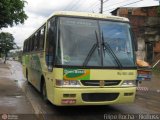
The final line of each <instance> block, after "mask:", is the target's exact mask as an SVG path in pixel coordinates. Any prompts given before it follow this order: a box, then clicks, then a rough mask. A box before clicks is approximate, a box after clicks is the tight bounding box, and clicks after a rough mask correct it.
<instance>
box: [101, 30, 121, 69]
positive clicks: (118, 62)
mask: <svg viewBox="0 0 160 120" xmlns="http://www.w3.org/2000/svg"><path fill="white" fill-rule="evenodd" d="M102 46H103V50H105V51H107V50H108V51H109V53H110V54H111V55H112V56H113V58H114V59H115V61H116V63H117V65H118V66H119V68H122V67H123V66H122V64H121V62H120V61H119V59H118V58H117V56H116V55H115V53H114V52H113V50H112V48H111V47H110V45H109V44H108V42H107V41H105V42H104V36H103V32H102ZM104 55H105V53H104Z"/></svg>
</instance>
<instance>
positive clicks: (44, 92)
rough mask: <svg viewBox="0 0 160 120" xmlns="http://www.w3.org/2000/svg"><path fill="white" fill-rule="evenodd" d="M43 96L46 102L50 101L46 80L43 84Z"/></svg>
mask: <svg viewBox="0 0 160 120" xmlns="http://www.w3.org/2000/svg"><path fill="white" fill-rule="evenodd" d="M42 97H43V100H44V101H45V102H48V99H47V90H46V83H45V82H44V83H43V85H42Z"/></svg>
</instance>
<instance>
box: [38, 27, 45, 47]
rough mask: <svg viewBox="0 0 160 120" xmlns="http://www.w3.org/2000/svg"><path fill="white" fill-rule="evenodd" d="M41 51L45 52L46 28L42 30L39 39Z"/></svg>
mask: <svg viewBox="0 0 160 120" xmlns="http://www.w3.org/2000/svg"><path fill="white" fill-rule="evenodd" d="M39 38H40V39H39V50H43V48H44V39H45V26H44V27H43V28H42V29H41V30H40V37H39Z"/></svg>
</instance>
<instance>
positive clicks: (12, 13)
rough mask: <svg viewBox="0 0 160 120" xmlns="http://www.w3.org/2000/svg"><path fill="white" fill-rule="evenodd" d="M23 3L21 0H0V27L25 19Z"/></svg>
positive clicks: (21, 21) (22, 21)
mask: <svg viewBox="0 0 160 120" xmlns="http://www.w3.org/2000/svg"><path fill="white" fill-rule="evenodd" d="M25 3H26V2H25V1H23V0H0V29H1V28H2V27H8V26H13V24H16V25H17V24H19V23H21V24H22V23H24V21H25V20H26V19H27V15H26V14H25V11H24V10H23V8H24V5H25Z"/></svg>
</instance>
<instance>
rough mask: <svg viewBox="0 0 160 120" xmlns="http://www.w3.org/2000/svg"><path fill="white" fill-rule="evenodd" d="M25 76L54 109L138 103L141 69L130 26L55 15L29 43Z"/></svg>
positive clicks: (104, 18) (116, 20)
mask: <svg viewBox="0 0 160 120" xmlns="http://www.w3.org/2000/svg"><path fill="white" fill-rule="evenodd" d="M35 22H36V21H35ZM23 71H24V75H25V76H26V78H27V81H28V82H29V83H31V84H32V85H33V86H34V87H35V88H36V89H37V90H38V91H40V92H41V94H42V96H43V98H44V99H45V100H49V101H50V102H51V103H53V104H54V105H58V106H73V105H108V104H120V103H132V102H134V99H135V93H136V85H135V80H136V77H137V67H136V59H135V42H134V37H133V35H132V30H131V26H130V24H129V20H128V19H127V18H123V17H117V16H112V15H104V14H95V13H83V12H64V11H60V12H55V13H54V14H53V15H52V16H51V17H49V19H47V21H46V22H45V23H44V24H43V25H42V26H40V27H39V28H38V29H37V30H36V31H35V32H34V33H33V34H32V35H31V36H30V37H28V38H27V39H26V40H25V41H24V49H23Z"/></svg>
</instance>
